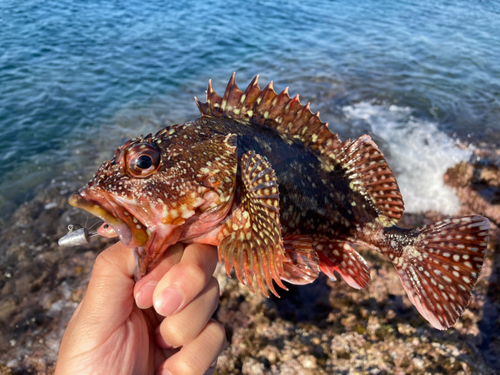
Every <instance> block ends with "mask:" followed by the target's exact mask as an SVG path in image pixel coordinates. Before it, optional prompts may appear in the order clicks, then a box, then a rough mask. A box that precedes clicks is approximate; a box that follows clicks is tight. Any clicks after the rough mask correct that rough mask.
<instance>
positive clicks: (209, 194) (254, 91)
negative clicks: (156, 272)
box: [69, 74, 490, 330]
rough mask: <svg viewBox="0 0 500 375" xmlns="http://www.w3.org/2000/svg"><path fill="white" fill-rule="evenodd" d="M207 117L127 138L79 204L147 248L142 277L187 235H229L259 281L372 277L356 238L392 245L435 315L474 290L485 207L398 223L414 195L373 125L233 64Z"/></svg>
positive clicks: (242, 273)
mask: <svg viewBox="0 0 500 375" xmlns="http://www.w3.org/2000/svg"><path fill="white" fill-rule="evenodd" d="M195 101H196V104H197V106H198V109H199V111H200V114H201V116H200V117H199V118H196V119H194V120H192V121H188V122H186V123H184V124H176V125H172V126H167V127H165V128H164V129H161V130H159V131H158V132H157V133H156V134H154V135H152V134H148V135H146V136H138V137H136V138H134V139H131V140H129V141H128V142H126V143H125V144H123V145H122V146H120V147H118V149H117V150H116V152H115V154H114V157H113V158H112V159H111V160H108V161H106V162H104V163H103V164H102V165H101V166H100V167H99V168H98V170H97V171H96V173H95V175H94V176H93V178H92V179H91V180H90V181H89V182H88V184H87V185H86V186H84V187H83V188H81V189H80V190H79V191H78V192H76V193H74V194H73V195H72V196H71V197H70V198H69V203H70V204H71V205H72V206H74V207H78V208H81V209H83V210H86V211H88V212H89V213H91V214H93V215H95V216H97V217H99V218H100V219H102V220H103V221H104V224H103V225H102V226H101V228H99V230H98V233H100V234H102V235H104V236H107V237H113V236H118V237H119V240H120V241H121V242H122V243H123V244H124V245H125V246H127V247H129V248H131V249H132V251H133V252H134V255H135V259H136V270H135V274H134V275H135V278H136V279H139V278H140V277H142V276H143V275H145V274H146V273H147V272H149V271H150V270H151V269H153V268H154V267H155V265H156V264H158V262H159V260H160V259H161V257H162V255H163V253H164V252H165V251H166V250H167V249H168V248H169V247H170V246H171V245H173V244H175V243H177V242H183V243H203V244H210V245H214V246H217V248H218V257H219V261H220V262H221V263H224V267H225V270H226V272H227V274H228V276H231V270H232V269H234V274H235V276H236V277H237V279H238V280H239V281H240V282H241V283H242V284H244V285H247V286H248V288H250V290H251V291H252V292H254V293H255V291H256V290H257V287H258V289H259V290H260V291H261V292H262V293H263V294H264V295H265V296H266V297H268V296H269V293H268V290H269V291H270V292H271V293H272V294H274V295H276V296H277V297H279V294H278V292H277V291H276V288H275V284H276V285H277V286H278V287H280V288H281V289H284V290H287V287H286V285H285V284H284V282H287V283H290V284H295V285H305V284H309V283H312V282H313V281H314V280H316V279H317V278H318V277H319V274H320V273H321V272H323V273H324V274H326V275H327V276H328V277H329V278H330V279H332V280H335V279H336V275H340V276H341V277H342V279H343V280H344V281H345V282H346V283H347V284H348V285H350V286H351V287H353V288H356V289H362V288H366V287H367V286H368V284H369V282H370V268H369V266H368V264H367V263H366V262H365V260H364V259H363V258H362V257H361V255H360V254H359V253H358V252H357V251H356V250H355V245H362V246H365V247H368V248H369V249H373V250H375V251H377V252H379V253H380V254H382V255H384V256H385V257H386V258H387V259H388V260H389V261H390V262H391V263H392V264H393V265H394V267H395V270H396V272H397V274H398V276H399V278H400V280H401V282H402V285H403V288H404V289H405V291H406V293H407V295H408V297H409V299H410V301H411V302H412V303H413V305H414V306H415V307H416V309H417V310H418V311H419V312H420V314H421V315H422V316H423V317H424V318H425V319H426V320H427V321H428V322H429V323H430V324H431V325H432V326H433V327H435V328H437V329H441V330H444V329H447V328H449V327H451V326H452V325H453V324H454V323H455V322H456V321H457V319H458V318H459V317H460V316H461V315H462V314H463V312H464V310H465V308H466V307H467V305H468V304H469V302H470V299H471V294H472V289H473V287H474V285H475V283H476V281H477V280H478V277H479V274H480V271H481V268H482V265H483V260H484V257H485V254H486V251H487V244H488V234H489V227H490V223H489V221H488V219H487V218H485V217H482V216H477V215H473V216H464V217H457V218H449V219H445V220H442V221H438V222H435V223H432V224H427V225H423V226H420V227H417V228H410V229H407V228H401V227H398V226H397V225H396V224H397V223H398V222H399V221H400V219H401V217H402V215H403V212H404V202H403V198H402V195H401V192H400V190H399V187H398V184H397V181H396V178H395V176H394V173H393V172H392V170H391V169H390V168H389V165H388V164H387V162H386V160H385V158H384V155H383V153H382V152H381V151H380V150H379V148H378V146H377V145H376V144H375V142H374V141H373V140H372V139H371V137H370V136H369V135H366V134H365V135H361V136H360V137H359V138H357V139H354V140H350V139H348V140H345V141H341V140H340V138H339V137H338V135H337V134H335V133H333V132H332V131H330V129H329V126H328V124H327V123H324V122H322V121H321V119H320V116H319V112H317V113H313V112H312V111H311V109H310V103H308V104H307V105H303V104H302V103H301V102H300V100H299V96H298V95H296V96H295V97H293V98H292V97H291V96H290V95H289V93H288V88H286V89H284V90H283V91H282V92H281V93H279V94H278V93H276V92H275V90H274V87H273V82H271V83H269V84H268V85H267V86H266V87H265V88H264V89H261V88H260V86H259V84H258V76H256V77H255V78H254V79H253V80H252V81H251V83H250V84H249V85H248V87H247V88H246V90H245V91H242V90H240V89H239V87H238V86H237V84H236V80H235V74H233V75H232V77H231V79H230V80H229V83H228V85H227V88H226V90H225V92H224V94H223V96H222V97H221V96H219V95H218V94H217V93H216V92H215V91H214V89H213V86H212V83H211V81H209V84H208V89H207V92H206V102H201V101H200V100H198V98H196V97H195Z"/></svg>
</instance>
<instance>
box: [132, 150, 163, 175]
mask: <svg viewBox="0 0 500 375" xmlns="http://www.w3.org/2000/svg"><path fill="white" fill-rule="evenodd" d="M160 159H161V158H160V150H159V149H158V148H157V147H155V146H153V145H151V144H149V143H139V144H135V145H133V146H131V147H129V148H128V150H127V151H126V155H125V164H126V166H127V171H128V173H129V174H130V175H131V176H132V177H139V178H144V177H147V176H149V175H151V174H152V173H153V172H155V171H156V170H157V169H158V167H159V166H160Z"/></svg>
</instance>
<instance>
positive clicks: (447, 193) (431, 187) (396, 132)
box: [343, 102, 473, 215]
mask: <svg viewBox="0 0 500 375" xmlns="http://www.w3.org/2000/svg"><path fill="white" fill-rule="evenodd" d="M343 112H344V114H345V116H346V118H347V120H348V121H349V122H350V123H352V125H353V126H358V125H363V127H364V128H366V124H368V125H369V126H370V128H371V135H372V136H374V137H375V138H378V139H382V140H383V141H384V142H383V143H382V144H380V142H378V143H379V147H380V149H381V150H382V152H384V154H385V155H386V159H387V162H388V163H389V166H390V167H391V169H392V170H393V172H394V173H395V174H396V178H397V181H398V184H399V188H400V189H401V193H402V194H403V199H404V201H405V208H406V211H407V212H425V211H429V210H433V211H438V212H441V213H443V214H446V215H453V214H455V213H456V212H457V211H458V209H459V208H460V203H459V200H458V198H457V196H456V194H455V192H454V190H453V189H452V188H451V187H449V186H447V185H445V184H444V181H443V176H444V174H445V172H446V170H447V169H448V168H450V167H452V166H454V165H455V164H457V163H459V162H461V161H468V160H469V159H470V157H471V154H472V151H473V148H472V146H469V147H467V148H465V149H464V148H463V147H462V148H460V147H459V145H458V143H457V142H456V141H455V140H453V139H452V138H450V137H449V136H447V135H446V134H444V133H443V132H441V131H440V130H439V129H438V128H437V125H436V123H434V122H430V121H425V120H422V119H418V118H416V117H414V116H413V115H412V110H411V108H408V107H398V106H396V105H391V106H386V105H378V104H372V103H367V102H361V103H358V104H355V105H352V106H346V107H343ZM360 122H361V124H360ZM363 123H364V124H363Z"/></svg>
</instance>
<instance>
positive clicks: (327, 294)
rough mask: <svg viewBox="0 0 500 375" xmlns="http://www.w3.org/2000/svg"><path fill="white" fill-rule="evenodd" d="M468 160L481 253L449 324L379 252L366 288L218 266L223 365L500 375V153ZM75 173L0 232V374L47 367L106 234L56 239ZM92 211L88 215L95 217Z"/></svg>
mask: <svg viewBox="0 0 500 375" xmlns="http://www.w3.org/2000/svg"><path fill="white" fill-rule="evenodd" d="M474 160H476V161H475V162H471V163H462V164H459V165H457V166H455V167H454V168H452V169H450V170H448V172H447V174H446V176H445V181H446V183H447V184H448V185H450V186H452V187H454V188H455V189H456V190H457V195H458V197H459V199H460V201H461V202H462V208H461V211H460V213H459V214H460V215H467V214H473V213H474V214H480V215H485V216H487V217H488V218H489V219H490V221H491V223H492V230H491V235H490V244H489V248H488V254H487V257H486V260H485V263H484V267H483V272H482V274H481V276H480V278H479V281H478V283H477V285H476V288H475V290H474V294H473V298H472V301H471V304H470V306H469V308H468V309H467V310H466V312H465V313H464V315H463V317H462V318H461V319H460V320H459V321H458V322H457V324H455V326H454V327H453V328H451V329H449V330H447V331H438V330H435V329H433V328H432V327H431V326H430V325H429V324H428V323H427V322H426V321H425V320H424V319H423V318H422V317H421V316H420V315H419V313H418V312H417V310H416V309H415V308H414V307H413V306H412V305H411V303H410V301H409V300H408V298H407V297H406V295H405V292H404V290H403V288H402V287H401V285H400V282H399V279H398V277H397V275H396V273H395V271H394V269H393V267H392V265H391V264H390V263H389V262H387V261H386V260H384V259H382V258H381V257H379V256H378V255H377V254H376V253H374V252H373V251H368V250H365V249H362V248H359V249H358V250H359V251H360V252H361V253H362V255H363V256H364V258H365V259H366V260H367V262H368V263H369V265H370V266H371V270H372V271H371V278H372V281H371V283H370V285H369V286H368V288H366V289H365V290H361V291H358V290H355V289H352V288H350V287H349V286H348V285H347V284H345V283H344V282H343V281H335V282H332V281H330V280H329V279H328V278H326V277H324V276H321V277H320V278H319V279H318V280H317V281H316V282H314V283H313V284H311V285H308V286H301V287H296V286H290V290H289V291H288V292H281V293H280V294H281V295H282V298H281V299H278V298H275V297H271V298H269V299H266V298H263V297H262V296H261V295H253V294H252V293H250V292H249V290H248V288H246V287H244V286H241V285H240V284H238V283H237V281H236V280H235V279H234V278H232V279H229V278H227V276H225V274H224V271H223V270H222V268H221V267H218V269H217V271H216V274H217V277H218V279H219V282H220V284H221V299H220V306H219V309H218V310H217V312H216V314H215V318H216V319H217V320H219V321H220V322H221V323H222V324H224V325H225V327H226V333H227V336H228V341H229V343H230V346H229V347H228V348H227V349H226V350H225V351H224V353H223V354H222V355H221V357H220V358H219V362H218V370H217V373H218V374H254V375H258V374H282V375H285V374H286V375H288V374H290V375H292V374H304V375H306V374H496V373H500V284H499V280H498V278H499V276H500V248H499V244H498V225H500V170H499V167H498V166H499V165H500V162H499V160H500V153H497V152H496V151H494V150H490V151H487V150H481V151H476V154H475V158H474ZM82 184H83V183H82V181H80V180H79V179H78V177H77V175H75V176H67V178H65V179H62V180H60V181H53V182H52V184H51V185H50V186H48V187H45V188H43V189H41V188H40V190H39V191H38V192H36V195H35V197H34V198H33V199H32V200H30V201H29V202H27V203H25V204H23V205H22V206H20V207H19V208H18V209H17V210H16V211H15V212H14V214H13V215H12V217H11V218H10V219H9V220H7V221H6V222H5V223H4V224H3V227H2V229H1V233H0V239H1V240H0V327H1V333H2V334H1V337H0V374H28V373H35V374H52V373H53V372H54V366H55V361H56V359H57V352H58V348H59V343H60V340H61V338H62V335H63V332H64V329H65V327H66V324H67V323H68V321H69V319H70V317H71V315H72V313H73V311H74V309H75V308H76V306H77V304H78V302H79V301H80V300H81V299H82V297H83V295H84V293H85V289H86V285H87V282H88V279H89V277H90V272H91V270H92V265H93V262H94V259H95V257H96V256H97V254H98V253H99V251H100V250H102V249H103V248H105V246H106V245H108V244H110V243H112V242H114V241H113V240H107V239H103V238H101V237H99V238H95V239H93V240H92V241H91V243H90V244H89V245H87V246H84V247H78V248H69V249H68V248H60V247H59V246H58V245H57V240H58V239H59V238H60V237H61V236H63V235H65V234H66V233H67V229H66V227H67V225H68V224H75V223H79V224H84V223H85V221H86V216H85V215H84V214H83V213H82V212H81V211H79V210H76V209H71V208H70V207H69V205H68V204H67V203H66V201H67V197H68V196H69V194H70V193H71V192H73V191H76V190H77V189H78V188H79V187H80V186H81V185H82ZM442 218H443V217H442V216H440V215H439V214H437V213H434V212H428V213H426V214H421V215H416V214H406V215H405V216H404V218H403V220H402V222H401V226H408V227H409V226H415V225H421V224H424V223H428V222H432V221H435V220H439V219H442ZM92 220H93V219H91V222H92Z"/></svg>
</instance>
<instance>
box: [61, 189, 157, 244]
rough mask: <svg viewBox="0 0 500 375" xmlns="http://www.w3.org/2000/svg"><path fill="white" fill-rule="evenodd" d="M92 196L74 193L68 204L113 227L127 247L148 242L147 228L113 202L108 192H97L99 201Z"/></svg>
mask: <svg viewBox="0 0 500 375" xmlns="http://www.w3.org/2000/svg"><path fill="white" fill-rule="evenodd" d="M83 194H85V193H83ZM85 195H86V194H85ZM92 198H93V197H92ZM92 198H90V197H89V198H87V197H84V196H82V194H81V193H74V194H73V195H72V196H71V197H70V198H69V204H70V205H72V206H73V207H77V208H81V209H82V210H85V211H87V212H89V213H91V214H92V215H94V216H97V217H98V218H100V219H102V220H104V221H105V222H106V223H107V224H108V225H109V226H111V227H112V228H113V229H114V231H115V232H116V234H117V235H118V237H119V238H120V241H121V242H122V243H123V244H124V245H125V246H127V247H131V248H135V247H140V246H144V245H145V244H146V243H147V242H148V240H149V234H148V230H147V228H146V227H144V226H143V225H142V224H141V223H140V222H139V221H138V220H137V219H136V218H135V217H134V216H133V215H132V214H131V213H130V212H128V211H127V210H125V209H124V208H123V207H122V206H120V205H118V204H117V203H116V202H114V201H113V200H112V199H111V197H109V195H108V194H106V193H104V192H100V193H98V197H96V198H97V199H98V201H99V202H96V200H95V199H92Z"/></svg>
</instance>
